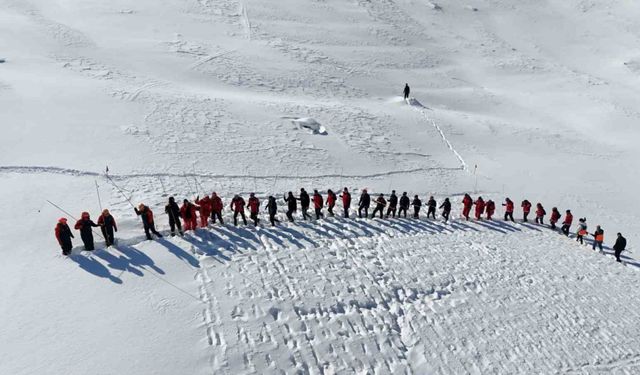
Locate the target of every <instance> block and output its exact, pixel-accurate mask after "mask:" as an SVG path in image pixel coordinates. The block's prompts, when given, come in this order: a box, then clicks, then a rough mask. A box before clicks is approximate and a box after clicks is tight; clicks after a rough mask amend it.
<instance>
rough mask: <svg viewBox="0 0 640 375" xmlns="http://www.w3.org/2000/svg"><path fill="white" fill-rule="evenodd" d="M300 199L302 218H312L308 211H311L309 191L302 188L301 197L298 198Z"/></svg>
mask: <svg viewBox="0 0 640 375" xmlns="http://www.w3.org/2000/svg"><path fill="white" fill-rule="evenodd" d="M298 200H299V201H300V208H301V209H302V219H303V220H307V219H310V218H311V217H310V216H309V214H308V213H307V211H309V205H310V204H311V198H310V197H309V194H308V193H307V191H306V190H304V188H303V189H300V198H298Z"/></svg>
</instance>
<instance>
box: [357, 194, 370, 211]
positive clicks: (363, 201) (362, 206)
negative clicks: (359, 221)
mask: <svg viewBox="0 0 640 375" xmlns="http://www.w3.org/2000/svg"><path fill="white" fill-rule="evenodd" d="M369 206H371V197H370V196H369V193H367V189H364V190H362V194H360V201H359V202H358V217H359V218H362V210H364V217H365V218H368V217H369Z"/></svg>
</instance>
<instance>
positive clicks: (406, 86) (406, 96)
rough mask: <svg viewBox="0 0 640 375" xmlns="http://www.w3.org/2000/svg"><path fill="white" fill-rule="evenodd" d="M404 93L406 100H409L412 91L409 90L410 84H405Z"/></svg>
mask: <svg viewBox="0 0 640 375" xmlns="http://www.w3.org/2000/svg"><path fill="white" fill-rule="evenodd" d="M403 93H404V100H407V99H408V98H409V93H411V89H410V88H409V84H408V83H405V84H404V90H403Z"/></svg>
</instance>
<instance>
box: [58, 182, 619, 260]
mask: <svg viewBox="0 0 640 375" xmlns="http://www.w3.org/2000/svg"><path fill="white" fill-rule="evenodd" d="M338 198H340V199H341V200H342V208H343V217H344V218H349V215H350V210H351V205H352V197H351V193H350V192H349V189H348V188H346V187H345V188H344V189H343V191H342V193H341V194H340V195H339V196H338V195H337V194H336V193H335V192H333V191H332V190H328V191H327V196H326V200H325V198H324V197H323V196H322V194H321V193H320V192H319V191H318V190H314V191H313V194H312V195H309V193H307V191H306V190H305V189H304V188H302V189H300V193H299V194H298V196H297V197H296V196H295V195H294V194H293V192H291V191H290V192H288V193H287V194H285V195H284V197H283V200H284V203H285V204H286V207H287V210H286V212H285V215H286V217H287V219H288V220H289V221H290V222H294V217H293V214H294V213H296V212H297V211H298V204H299V206H300V210H301V212H302V219H303V220H310V219H312V217H311V215H310V214H309V210H310V208H311V205H312V204H313V208H314V213H315V218H316V220H319V219H321V218H323V217H324V212H323V210H324V209H325V207H326V209H327V212H328V214H329V216H335V212H334V209H335V207H336V203H337V202H338ZM372 206H374V209H373V212H372V214H371V216H369V209H370V208H371V207H372ZM422 206H423V203H422V200H421V199H420V198H419V197H418V195H414V197H413V199H411V198H409V196H408V194H407V192H403V193H402V195H401V196H400V197H398V195H397V194H396V191H395V190H392V192H391V194H390V195H389V197H388V199H386V198H385V195H384V194H379V195H378V196H377V197H376V198H375V199H372V198H371V196H370V195H369V193H368V191H367V189H364V190H362V193H361V194H360V197H359V200H358V205H357V212H358V217H359V218H363V217H364V218H374V217H376V215H379V217H380V218H381V219H382V218H384V217H386V218H389V217H392V218H395V217H396V215H397V217H404V218H406V217H407V211H409V209H410V208H411V207H413V215H412V217H413V218H416V219H418V218H419V217H420V211H421V209H422ZM473 206H475V211H474V214H475V215H474V216H475V219H476V220H483V218H482V216H483V215H485V219H486V220H492V219H493V215H494V214H495V210H496V204H495V202H494V201H492V200H491V199H488V200H486V201H485V200H484V199H483V198H482V197H478V198H477V199H476V200H473V199H472V198H471V196H470V195H469V194H465V195H464V197H463V199H462V217H464V218H465V219H466V220H470V215H471V209H472V208H473ZM502 206H503V207H504V211H505V212H504V220H505V221H512V222H515V220H514V218H513V214H514V210H515V204H514V202H513V201H512V200H511V199H510V198H506V199H505V202H504V203H503V204H502ZM229 207H230V209H231V211H232V212H233V224H234V225H235V226H237V225H238V219H239V218H240V219H242V222H243V224H244V225H247V218H246V215H245V211H246V210H248V211H249V218H250V219H251V220H252V221H253V224H254V225H255V226H258V224H259V223H260V218H259V214H260V208H261V202H260V200H259V199H258V197H256V196H255V194H254V193H250V194H249V199H248V201H245V200H244V198H242V197H241V196H240V195H238V194H236V195H235V196H234V197H233V198H232V199H231V202H230V205H229ZM426 207H427V219H430V218H431V219H434V220H435V219H436V209H437V208H439V209H441V210H442V212H441V214H440V215H441V217H442V218H443V219H444V221H445V223H446V222H448V221H449V218H450V215H451V208H452V206H451V201H450V200H449V198H445V200H444V202H442V204H441V205H440V206H438V204H437V202H436V200H435V199H434V197H433V196H430V197H429V199H428V201H427V203H426ZM520 207H521V208H522V214H523V217H522V221H523V222H525V223H526V222H528V217H529V214H530V213H531V209H532V207H533V205H532V204H531V202H529V201H528V200H526V199H525V200H523V201H522V203H521V204H520ZM223 209H224V204H223V201H222V198H220V197H219V196H218V195H217V193H216V192H213V193H212V194H211V196H208V195H205V196H204V198H202V199H200V197H199V196H198V197H196V199H195V200H194V202H190V201H189V200H188V199H184V200H183V203H182V206H179V205H178V203H177V202H176V201H175V198H174V197H169V201H168V203H167V205H166V206H165V208H164V212H165V214H167V215H168V217H169V227H170V230H171V235H172V236H175V235H176V231H177V232H178V233H179V234H180V235H183V234H184V231H189V230H195V229H196V228H197V227H198V226H200V227H203V228H206V227H208V226H209V222H210V221H211V224H216V222H219V223H220V225H224V220H223V217H222V212H223ZM385 209H386V212H385ZM265 210H266V211H267V213H268V216H269V222H270V223H271V225H272V226H275V225H276V224H277V223H279V222H280V221H279V220H278V218H277V217H276V216H277V214H278V202H277V199H276V198H275V197H274V196H273V195H271V196H269V197H268V199H267V202H266V204H265ZM134 211H135V213H136V215H138V216H140V217H141V219H142V224H143V228H144V232H145V236H146V238H147V239H148V240H151V239H152V237H151V234H154V235H156V236H157V237H162V235H161V234H160V233H159V232H158V231H157V230H156V228H155V222H154V215H153V211H151V209H150V208H149V207H148V206H146V205H144V204H142V203H141V204H140V205H138V207H135V208H134ZM546 214H547V212H546V211H545V209H544V207H543V206H542V204H541V203H537V204H536V209H535V222H536V224H539V225H544V218H545V216H546ZM561 218H562V215H561V214H560V211H558V208H557V207H553V208H552V211H551V216H550V220H549V221H550V228H551V229H554V230H555V229H556V228H557V227H556V224H557V223H558V222H559V221H560V219H561ZM198 219H199V220H198ZM572 223H573V214H572V213H571V210H566V212H565V217H564V220H563V221H562V224H561V228H560V230H561V232H562V233H563V234H564V235H566V236H568V235H569V231H570V228H571V225H572ZM94 227H100V229H101V231H102V235H103V237H104V238H105V242H106V246H107V247H109V246H111V245H113V244H114V241H115V238H114V233H115V232H117V231H118V228H117V225H116V221H115V219H114V218H113V216H112V215H111V214H110V213H109V210H106V209H105V210H103V211H102V213H101V215H100V217H99V218H98V223H97V224H96V223H94V222H93V221H92V220H91V218H90V215H89V213H88V212H83V213H82V215H81V218H80V220H78V221H77V222H76V224H75V226H74V228H75V229H76V230H79V231H80V237H81V239H82V242H83V244H84V248H85V250H89V251H91V250H94V243H93V242H94V240H93V228H94ZM589 234H590V235H591V236H593V237H594V240H593V249H594V250H595V249H596V247H598V248H599V250H600V251H601V252H603V248H602V244H603V242H604V230H603V229H602V228H601V227H600V226H599V225H598V226H597V228H596V231H595V232H593V233H588V231H587V225H586V218H581V219H580V220H579V224H578V231H577V237H576V241H578V242H580V243H581V244H583V243H584V236H586V235H589ZM55 235H56V238H57V240H58V243H59V244H60V246H61V248H62V253H63V254H64V255H68V254H70V252H71V249H72V247H73V246H72V241H71V238H74V236H73V233H72V232H71V229H70V228H69V226H68V225H67V219H66V218H60V219H59V221H58V224H57V225H56V228H55ZM613 248H614V250H615V256H616V260H617V261H619V262H620V254H621V253H622V251H624V249H625V248H626V239H625V238H624V237H623V236H622V234H620V233H618V235H617V240H616V244H615V245H614V247H613Z"/></svg>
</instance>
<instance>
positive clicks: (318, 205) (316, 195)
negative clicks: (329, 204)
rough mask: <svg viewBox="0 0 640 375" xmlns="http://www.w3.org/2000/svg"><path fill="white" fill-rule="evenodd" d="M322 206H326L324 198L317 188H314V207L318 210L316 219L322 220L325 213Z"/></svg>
mask: <svg viewBox="0 0 640 375" xmlns="http://www.w3.org/2000/svg"><path fill="white" fill-rule="evenodd" d="M322 207H324V199H322V195H320V193H319V192H318V190H317V189H314V190H313V208H314V209H315V210H316V220H320V218H321V217H323V216H324V215H323V214H322Z"/></svg>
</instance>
